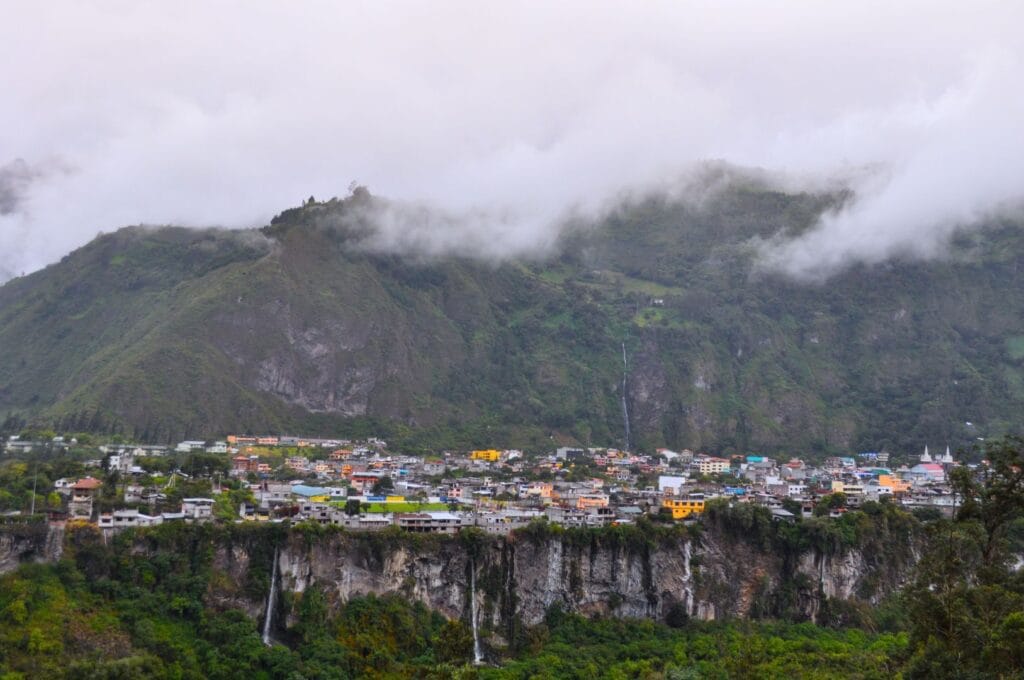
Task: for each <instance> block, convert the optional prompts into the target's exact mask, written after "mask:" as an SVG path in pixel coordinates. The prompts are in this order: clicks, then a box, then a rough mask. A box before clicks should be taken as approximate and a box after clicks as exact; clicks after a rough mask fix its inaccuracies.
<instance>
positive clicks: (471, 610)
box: [469, 558, 484, 666]
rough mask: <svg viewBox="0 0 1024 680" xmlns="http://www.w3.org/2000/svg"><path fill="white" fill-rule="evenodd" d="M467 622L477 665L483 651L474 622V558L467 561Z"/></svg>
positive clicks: (480, 661)
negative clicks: (471, 633)
mask: <svg viewBox="0 0 1024 680" xmlns="http://www.w3.org/2000/svg"><path fill="white" fill-rule="evenodd" d="M469 569H470V572H469V622H470V625H471V626H472V628H473V664H474V665H477V666H479V665H480V664H482V663H483V662H484V653H483V650H482V649H481V648H480V631H479V629H478V628H477V623H476V559H475V558H470V561H469Z"/></svg>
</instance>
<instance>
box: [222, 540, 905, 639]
mask: <svg viewBox="0 0 1024 680" xmlns="http://www.w3.org/2000/svg"><path fill="white" fill-rule="evenodd" d="M264 552H266V551H264ZM275 554H276V555H277V560H278V562H277V574H278V576H277V578H278V579H279V580H278V588H279V590H280V591H281V592H283V593H288V594H289V595H288V600H287V601H288V602H289V603H290V606H289V608H288V611H286V612H285V617H284V620H285V621H286V622H289V623H293V622H294V620H295V618H294V615H295V612H296V611H297V609H296V604H297V603H298V602H299V601H300V600H301V597H302V594H303V593H304V592H305V591H306V590H308V589H309V588H312V587H316V588H319V589H320V590H321V591H322V592H323V593H324V595H325V596H326V598H327V601H328V603H329V605H330V606H331V607H332V608H335V609H336V608H338V607H339V606H340V605H342V604H343V603H345V602H346V601H348V600H349V599H351V598H354V597H359V596H365V595H370V594H374V595H398V596H401V597H403V598H407V599H409V600H411V601H418V602H422V603H423V604H424V605H426V606H427V607H429V608H431V609H434V610H436V611H438V612H440V613H442V614H444V615H445V616H447V617H449V618H461V619H464V620H468V619H469V617H470V601H471V594H470V588H471V583H475V584H476V598H477V608H478V611H479V618H478V623H479V625H480V626H481V627H482V628H483V629H485V630H486V631H487V632H488V633H489V634H496V635H501V636H505V635H507V634H509V633H510V632H511V631H512V629H513V628H514V626H516V625H520V624H525V625H535V624H537V623H539V622H541V621H542V620H543V619H544V617H545V615H546V613H547V612H548V611H549V610H550V609H551V608H552V607H558V608H560V609H562V610H563V611H568V612H576V613H579V614H582V615H585V616H596V615H600V616H618V617H628V618H650V619H655V620H660V621H665V620H672V621H679V620H681V619H685V618H696V619H704V620H709V619H717V618H751V617H759V616H776V615H782V609H783V607H784V608H785V614H786V615H789V616H796V617H797V618H803V619H806V620H817V619H818V618H819V616H820V613H821V612H822V611H823V606H824V605H825V604H826V603H827V602H828V601H829V600H835V599H838V600H849V599H854V600H860V601H863V602H867V603H874V602H877V601H878V600H879V599H881V597H883V596H884V595H887V594H889V593H891V592H892V591H893V590H895V589H896V588H898V587H900V585H901V584H902V583H903V581H904V580H905V579H906V578H907V576H908V574H909V570H910V568H911V567H912V564H909V565H908V564H902V565H899V566H900V569H902V570H903V571H902V572H900V573H894V572H893V571H892V565H887V564H884V563H882V562H880V561H879V560H878V559H876V558H873V557H872V556H865V555H864V554H862V553H861V552H859V551H857V550H850V551H847V552H845V553H841V554H837V555H824V554H821V553H818V552H815V551H811V552H808V553H805V554H803V555H800V556H798V557H796V558H795V559H793V558H791V559H788V560H787V559H786V558H785V557H784V556H780V555H774V554H771V553H768V552H765V551H763V550H759V549H757V548H756V547H754V546H751V545H749V544H746V543H743V542H737V541H733V540H725V539H722V538H720V537H717V536H715V535H713V534H708V533H705V534H704V535H703V536H702V537H701V538H700V539H699V540H698V539H694V538H688V537H678V538H672V539H659V540H657V541H653V540H652V541H647V540H637V541H624V540H622V539H621V538H616V537H614V536H610V535H603V534H600V533H594V534H582V533H573V532H566V533H564V534H560V533H552V534H550V535H541V536H524V535H510V536H507V537H502V538H494V537H487V538H484V539H483V540H480V541H479V542H477V543H475V544H467V542H466V541H465V540H464V539H463V538H461V537H441V536H415V537H403V536H401V535H394V534H361V535H360V534H346V533H341V532H338V533H328V534H326V535H320V536H313V537H309V536H302V535H299V534H298V533H296V532H293V533H291V534H289V535H288V536H287V537H286V538H285V539H284V540H283V541H282V542H281V543H280V544H279V545H278V546H277V552H276V553H275ZM261 559H262V560H263V561H268V560H269V553H268V554H267V556H265V557H263V558H261ZM214 567H215V571H216V570H223V571H224V572H225V573H224V581H225V582H229V583H243V582H245V581H246V580H247V572H248V570H250V569H251V568H252V567H253V560H252V558H251V556H250V555H248V554H247V553H246V549H245V548H243V547H239V546H237V545H233V546H218V547H217V550H216V553H215V558H214ZM261 568H262V570H263V571H264V572H266V573H268V574H269V573H270V572H271V569H270V568H269V567H268V565H262V567H261ZM780 593H788V595H787V597H788V599H785V600H784V601H783V600H780V597H781V596H780ZM209 598H210V601H211V603H213V604H215V605H217V606H221V607H235V608H241V609H244V610H245V611H247V612H249V613H250V615H252V616H253V617H255V618H263V617H264V616H265V609H266V602H265V600H266V594H265V593H263V595H262V598H259V599H258V598H254V597H249V599H246V596H245V595H243V594H240V593H239V592H237V591H235V592H234V594H233V595H231V596H225V595H224V594H223V593H218V592H213V591H212V590H211V593H210V594H209ZM779 602H782V604H779ZM773 607H774V608H775V609H773Z"/></svg>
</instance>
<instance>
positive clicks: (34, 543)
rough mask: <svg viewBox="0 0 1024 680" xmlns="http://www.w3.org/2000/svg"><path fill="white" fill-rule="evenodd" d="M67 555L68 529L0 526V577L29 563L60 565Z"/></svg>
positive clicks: (59, 526) (35, 524)
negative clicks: (65, 547) (65, 552)
mask: <svg viewBox="0 0 1024 680" xmlns="http://www.w3.org/2000/svg"><path fill="white" fill-rule="evenodd" d="M63 552H64V526H63V525H62V524H47V523H46V522H41V521H40V522H21V521H17V522H14V521H12V522H8V523H4V524H0V575H2V574H7V573H9V572H12V571H14V570H15V569H17V568H18V566H19V565H21V564H23V563H25V562H56V561H57V560H59V559H60V557H61V555H62V554H63Z"/></svg>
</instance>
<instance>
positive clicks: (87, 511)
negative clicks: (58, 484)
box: [68, 477, 103, 519]
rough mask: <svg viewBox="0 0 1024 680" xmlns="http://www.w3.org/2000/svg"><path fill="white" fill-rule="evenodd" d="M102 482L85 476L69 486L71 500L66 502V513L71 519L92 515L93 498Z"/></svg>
mask: <svg viewBox="0 0 1024 680" xmlns="http://www.w3.org/2000/svg"><path fill="white" fill-rule="evenodd" d="M102 486H103V482H101V481H100V480H98V479H95V478H93V477H85V478H83V479H80V480H78V481H77V482H75V484H74V486H72V487H71V501H70V502H69V503H68V513H69V514H70V515H71V517H72V519H74V518H76V517H84V518H86V519H88V518H91V517H92V503H93V499H94V498H95V497H96V496H97V494H99V490H100V488H101V487H102Z"/></svg>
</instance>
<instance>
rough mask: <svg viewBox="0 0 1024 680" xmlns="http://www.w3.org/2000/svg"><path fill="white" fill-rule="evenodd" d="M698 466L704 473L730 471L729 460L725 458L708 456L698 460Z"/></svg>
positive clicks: (713, 473)
mask: <svg viewBox="0 0 1024 680" xmlns="http://www.w3.org/2000/svg"><path fill="white" fill-rule="evenodd" d="M697 468H698V469H699V470H700V473H701V474H702V475H715V474H723V473H726V472H728V471H729V468H730V465H729V461H728V460H726V459H725V458H715V457H714V456H707V457H705V458H701V459H700V460H699V461H697Z"/></svg>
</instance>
